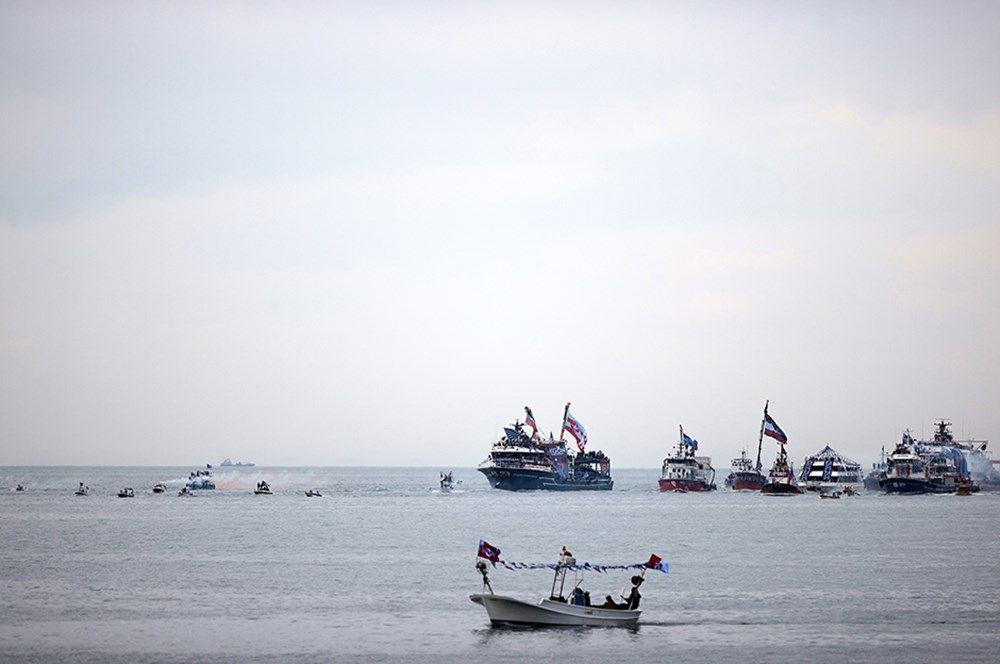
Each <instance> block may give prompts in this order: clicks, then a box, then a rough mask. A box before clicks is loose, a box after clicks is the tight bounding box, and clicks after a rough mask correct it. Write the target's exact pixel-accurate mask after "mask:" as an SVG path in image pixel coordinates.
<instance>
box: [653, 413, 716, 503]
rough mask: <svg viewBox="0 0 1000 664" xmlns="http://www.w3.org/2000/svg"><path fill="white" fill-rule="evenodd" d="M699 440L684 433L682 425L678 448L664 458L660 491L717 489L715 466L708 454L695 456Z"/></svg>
mask: <svg viewBox="0 0 1000 664" xmlns="http://www.w3.org/2000/svg"><path fill="white" fill-rule="evenodd" d="M697 451H698V441H697V440H695V439H694V438H691V437H690V436H688V435H685V433H684V427H680V438H679V440H678V442H677V450H676V451H675V452H674V453H673V454H672V455H671V456H668V457H667V458H666V459H664V460H663V468H662V471H661V473H660V491H673V492H675V493H687V492H688V491H715V489H716V486H715V468H712V459H711V457H707V456H695V452H697Z"/></svg>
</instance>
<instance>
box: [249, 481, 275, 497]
mask: <svg viewBox="0 0 1000 664" xmlns="http://www.w3.org/2000/svg"><path fill="white" fill-rule="evenodd" d="M253 492H254V494H255V495H258V496H270V495H272V494H273V493H274V492H273V491H271V485H270V484H268V483H267V482H265V481H264V480H261V481H260V482H257V486H256V487H255V488H254V490H253Z"/></svg>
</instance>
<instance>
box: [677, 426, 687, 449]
mask: <svg viewBox="0 0 1000 664" xmlns="http://www.w3.org/2000/svg"><path fill="white" fill-rule="evenodd" d="M677 428H678V429H679V430H680V432H681V437H680V439H678V442H679V443H680V447H679V448H678V449H680V451H681V452H687V446H686V445H684V425H683V424H678V425H677ZM685 456H686V455H685Z"/></svg>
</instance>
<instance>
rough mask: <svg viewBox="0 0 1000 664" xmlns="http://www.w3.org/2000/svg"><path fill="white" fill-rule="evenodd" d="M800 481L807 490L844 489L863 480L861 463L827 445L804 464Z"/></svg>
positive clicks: (807, 458)
mask: <svg viewBox="0 0 1000 664" xmlns="http://www.w3.org/2000/svg"><path fill="white" fill-rule="evenodd" d="M799 481H800V482H801V483H802V484H803V485H804V486H805V488H806V491H825V492H830V491H843V490H845V489H847V488H848V487H850V488H851V489H853V488H854V487H855V486H857V485H859V484H861V483H862V482H863V478H862V471H861V464H860V463H858V462H857V461H851V460H850V459H848V458H847V457H845V456H842V455H840V454H838V453H837V451H836V450H835V449H833V448H832V447H830V446H829V445H827V446H826V447H824V448H823V449H821V450H820V451H819V452H817V453H816V454H814V455H812V456H811V457H806V460H805V463H803V464H802V472H801V473H800V474H799Z"/></svg>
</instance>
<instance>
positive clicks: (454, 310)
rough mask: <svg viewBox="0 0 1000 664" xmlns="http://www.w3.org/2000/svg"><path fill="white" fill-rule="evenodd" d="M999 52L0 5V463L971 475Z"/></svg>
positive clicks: (478, 20)
mask: <svg viewBox="0 0 1000 664" xmlns="http://www.w3.org/2000/svg"><path fill="white" fill-rule="evenodd" d="M998 25H1000V11H998V9H997V5H996V4H995V3H986V2H984V3H943V2H942V3H936V4H921V3H916V2H913V3H898V2H893V3H884V4H883V3H872V2H863V3H857V4H851V3H817V4H815V5H810V4H808V3H803V2H789V3H780V2H776V3H740V4H733V3H718V4H713V3H705V2H693V3H690V4H685V3H673V4H671V3H660V2H656V3H649V4H645V3H620V2H616V3H611V2H609V3H580V2H567V3H539V2H529V3H524V4H522V5H518V4H512V3H500V4H497V3H478V4H472V3H457V2H456V3H343V4H335V3H315V4H312V3H294V2H293V3H259V4H255V3H232V4H227V3H125V2H123V3H104V4H102V3H74V2H67V3H44V2H38V1H31V2H11V1H7V2H4V3H2V4H0V155H2V159H0V464H122V465H132V464H143V465H146V464H149V465H153V464H191V465H196V464H199V463H204V462H217V461H219V460H220V459H221V458H223V457H225V456H232V457H233V458H234V459H235V458H240V459H247V460H252V461H256V462H257V463H258V464H279V465H285V464H287V465H295V464H317V465H320V464H321V465H327V464H329V465H347V464H371V465H410V464H416V465H442V466H447V465H455V466H459V465H464V466H468V465H473V464H475V463H477V462H478V461H480V460H481V459H482V458H483V457H484V456H485V455H486V453H487V451H488V448H489V445H490V444H491V443H492V442H493V441H494V440H496V439H497V437H498V436H499V435H500V433H501V426H502V425H504V424H506V423H508V422H510V421H511V420H513V419H514V418H515V417H523V407H524V406H525V405H526V404H528V405H531V406H532V408H533V410H534V412H535V415H536V417H537V419H538V421H539V424H540V425H541V426H542V427H543V428H544V429H545V430H546V431H548V430H554V431H555V433H556V435H558V427H559V423H560V417H561V414H562V408H563V405H564V404H565V403H566V402H567V401H572V402H573V407H572V410H573V412H574V415H575V416H576V417H577V418H578V419H579V420H580V421H581V422H583V424H584V425H585V426H586V427H587V428H588V432H589V435H590V439H591V445H592V446H593V447H594V448H595V449H596V448H600V449H602V450H604V451H605V452H606V453H608V454H609V455H610V456H611V457H612V458H613V460H614V464H615V465H616V466H618V467H649V468H658V466H659V464H660V462H661V460H662V458H663V457H664V456H665V454H666V452H667V451H668V448H669V447H670V446H672V445H673V444H675V442H676V439H677V425H678V424H683V425H684V427H685V430H686V431H688V432H689V433H690V434H691V435H693V436H694V437H696V438H698V439H699V440H700V441H701V449H702V451H703V452H704V453H707V454H711V455H712V456H713V457H714V460H715V464H716V465H717V466H726V465H728V462H729V459H731V458H732V457H733V456H735V455H737V453H738V451H739V449H740V447H741V446H742V445H751V446H753V445H756V438H757V430H758V426H759V422H760V415H761V410H762V408H763V405H764V400H765V399H771V404H772V405H771V412H772V414H773V416H774V417H775V419H776V420H777V421H778V422H779V423H780V425H781V426H782V427H783V428H784V430H785V431H786V433H787V434H788V436H789V453H790V454H791V455H792V457H793V459H796V460H799V459H801V458H802V456H804V455H805V454H807V453H812V452H815V451H817V450H818V449H820V448H822V447H823V446H824V445H826V444H830V445H832V446H833V447H835V448H836V449H838V450H840V451H841V452H843V453H845V454H847V455H849V456H852V457H854V458H857V459H858V460H860V461H865V462H870V461H871V460H873V458H874V457H875V456H877V454H878V450H879V448H880V447H881V446H882V445H891V444H892V443H893V442H894V441H895V440H896V439H897V437H898V435H899V434H900V432H901V431H902V430H903V428H905V427H911V428H913V429H914V431H915V432H916V433H918V434H919V433H921V432H923V433H925V434H928V433H929V432H930V422H931V419H932V418H934V417H942V416H943V417H949V418H952V419H953V420H954V422H955V432H956V433H958V434H962V433H964V434H966V435H975V436H977V437H981V438H990V439H993V440H994V443H992V444H991V447H993V448H996V447H1000V409H998V407H997V404H998V403H1000V375H998V368H1000V343H998V332H1000V306H998V304H1000V39H997V26H998ZM774 448H775V445H774V444H773V443H769V442H768V441H765V462H766V463H769V462H770V459H771V458H772V457H773V453H774ZM994 456H998V455H997V454H994Z"/></svg>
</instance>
